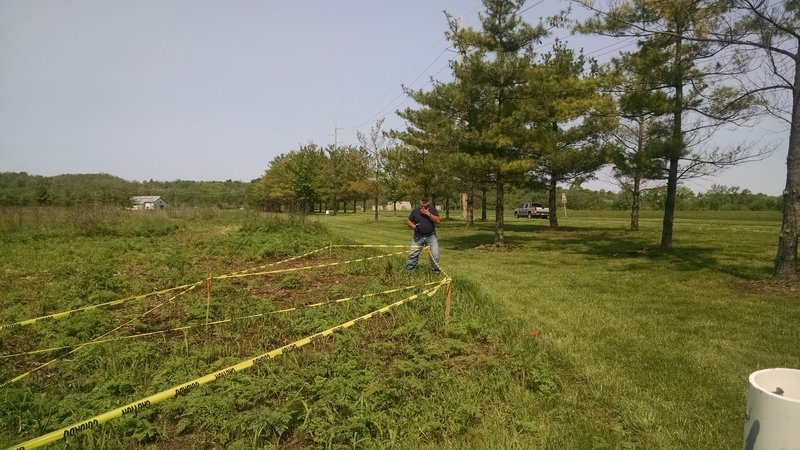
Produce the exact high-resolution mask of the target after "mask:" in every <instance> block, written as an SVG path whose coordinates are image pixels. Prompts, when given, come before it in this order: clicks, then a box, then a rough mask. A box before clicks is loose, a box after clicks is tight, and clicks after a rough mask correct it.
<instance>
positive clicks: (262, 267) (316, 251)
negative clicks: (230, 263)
mask: <svg viewBox="0 0 800 450" xmlns="http://www.w3.org/2000/svg"><path fill="white" fill-rule="evenodd" d="M330 247H331V246H330V245H328V246H325V247H322V248H318V249H316V250H312V251H310V252H308V253H304V254H302V255H300V256H293V257H291V258H288V259H284V260H281V261H276V262H274V263H269V264H264V265H263V266H258V267H251V268H249V269H244V270H240V271H238V272H232V273H229V274H228V275H238V274H240V273H247V272H252V271H254V270H261V269H266V268H267V267H272V266H277V265H279V264H284V263H287V262H290V261H294V260H296V259H301V258H305V257H306V256H311V255H313V254H314V253H318V252H321V251H323V250H327V249H329V248H330Z"/></svg>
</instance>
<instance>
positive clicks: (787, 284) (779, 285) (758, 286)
mask: <svg viewBox="0 0 800 450" xmlns="http://www.w3.org/2000/svg"><path fill="white" fill-rule="evenodd" d="M734 287H735V288H736V289H737V290H739V291H742V292H752V293H760V294H773V295H775V294H777V295H797V294H800V282H798V281H793V282H792V281H774V280H758V281H737V282H734Z"/></svg>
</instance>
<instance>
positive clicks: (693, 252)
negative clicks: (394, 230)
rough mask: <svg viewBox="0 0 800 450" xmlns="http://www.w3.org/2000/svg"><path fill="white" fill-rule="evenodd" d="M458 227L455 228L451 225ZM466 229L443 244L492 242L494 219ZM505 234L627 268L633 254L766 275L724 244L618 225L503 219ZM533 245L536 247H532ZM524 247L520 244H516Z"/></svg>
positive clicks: (751, 276) (691, 267) (692, 267)
mask: <svg viewBox="0 0 800 450" xmlns="http://www.w3.org/2000/svg"><path fill="white" fill-rule="evenodd" d="M451 230H452V231H454V232H456V231H458V229H457V228H451ZM468 230H469V232H468V233H465V234H462V235H458V234H457V233H453V234H451V235H450V236H446V237H444V239H441V240H440V244H441V245H442V247H443V248H444V249H446V250H456V251H463V250H472V249H478V248H487V247H491V246H492V245H493V244H494V222H480V223H478V222H476V224H475V225H474V226H473V227H470V228H468ZM505 232H506V235H505V240H506V244H507V245H508V247H509V250H510V251H558V252H566V253H574V254H583V255H589V256H593V257H597V258H600V259H609V260H610V259H616V260H618V259H630V260H631V264H630V265H628V267H626V270H630V271H636V270H640V269H641V264H639V263H637V262H635V261H637V260H641V259H645V260H651V261H655V260H668V261H669V262H670V263H671V264H672V265H673V267H674V268H675V270H678V271H682V272H694V271H698V270H713V271H716V272H719V273H723V274H726V275H730V276H733V277H736V278H739V279H743V280H758V279H763V278H764V277H769V275H770V269H769V268H756V267H753V266H752V265H747V264H746V263H742V264H736V263H724V262H722V261H721V258H722V259H724V256H725V252H726V250H725V249H721V248H714V247H708V246H681V247H675V248H672V249H670V250H667V251H665V250H662V249H661V248H660V247H658V245H657V244H656V243H655V242H654V241H653V240H652V236H650V237H649V238H648V237H647V236H642V235H639V234H637V233H635V232H631V231H628V230H623V229H619V228H602V227H559V229H558V230H556V231H551V230H550V229H549V224H548V223H546V222H541V223H507V224H506V225H505ZM531 245H533V246H534V247H535V248H531ZM520 247H524V248H520Z"/></svg>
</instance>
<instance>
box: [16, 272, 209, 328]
mask: <svg viewBox="0 0 800 450" xmlns="http://www.w3.org/2000/svg"><path fill="white" fill-rule="evenodd" d="M202 283H203V282H202V281H198V282H197V283H192V284H184V285H182V286H176V287H172V288H168V289H162V290H160V291H155V292H151V293H149V294H142V295H134V296H132V297H126V298H121V299H119V300H112V301H110V302H105V303H98V304H96V305H89V306H84V307H82V308H76V309H71V310H69V311H63V312H59V313H54V314H48V315H46V316H42V317H36V318H34V319H27V320H22V321H19V322H14V323H9V324H5V325H0V330H5V329H9V328H16V327H21V326H24V325H31V324H34V323H39V322H45V321H47V320H54V319H63V318H65V317H69V316H71V315H72V314H76V313H79V312H86V311H91V310H94V309H97V308H100V307H104V306H116V305H121V304H123V303H126V302H129V301H131V300H143V299H145V298H147V297H153V296H156V295H161V294H166V293H167V292H172V291H177V290H179V289H186V288H193V287H196V286H199V285H200V284H202Z"/></svg>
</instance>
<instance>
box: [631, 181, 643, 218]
mask: <svg viewBox="0 0 800 450" xmlns="http://www.w3.org/2000/svg"><path fill="white" fill-rule="evenodd" d="M641 183H642V177H640V176H635V177H633V204H632V205H631V231H639V206H640V203H641V201H642V191H641Z"/></svg>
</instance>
